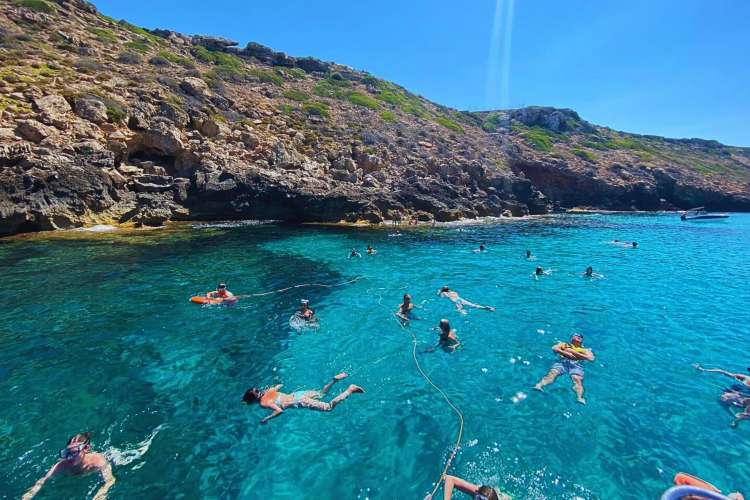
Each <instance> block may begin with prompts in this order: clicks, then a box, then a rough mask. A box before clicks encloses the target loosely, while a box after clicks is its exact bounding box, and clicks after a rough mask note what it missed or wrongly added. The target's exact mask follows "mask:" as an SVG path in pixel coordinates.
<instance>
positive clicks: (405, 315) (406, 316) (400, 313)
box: [396, 293, 416, 321]
mask: <svg viewBox="0 0 750 500" xmlns="http://www.w3.org/2000/svg"><path fill="white" fill-rule="evenodd" d="M412 309H414V303H413V302H412V301H411V295H409V294H408V293H405V294H404V301H403V302H402V303H401V305H400V306H398V309H397V310H396V317H398V318H399V319H400V320H402V321H409V320H410V319H416V318H412V317H411V311H412Z"/></svg>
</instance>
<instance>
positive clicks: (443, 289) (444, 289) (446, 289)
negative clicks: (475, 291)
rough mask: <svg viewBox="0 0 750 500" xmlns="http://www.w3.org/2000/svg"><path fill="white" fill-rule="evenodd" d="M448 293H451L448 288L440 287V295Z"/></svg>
mask: <svg viewBox="0 0 750 500" xmlns="http://www.w3.org/2000/svg"><path fill="white" fill-rule="evenodd" d="M450 291H451V289H450V288H448V287H447V286H444V287H441V288H440V293H443V292H450Z"/></svg>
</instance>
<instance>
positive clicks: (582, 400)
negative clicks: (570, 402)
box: [578, 398, 586, 405]
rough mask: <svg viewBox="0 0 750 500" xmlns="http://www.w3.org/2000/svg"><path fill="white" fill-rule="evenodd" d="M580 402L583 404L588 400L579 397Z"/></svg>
mask: <svg viewBox="0 0 750 500" xmlns="http://www.w3.org/2000/svg"><path fill="white" fill-rule="evenodd" d="M578 402H579V403H581V404H582V405H585V404H586V400H585V399H584V398H578Z"/></svg>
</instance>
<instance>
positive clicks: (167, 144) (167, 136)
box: [142, 122, 185, 155]
mask: <svg viewBox="0 0 750 500" xmlns="http://www.w3.org/2000/svg"><path fill="white" fill-rule="evenodd" d="M142 141H143V142H142V145H143V147H145V148H146V149H150V150H153V151H156V152H158V153H159V154H162V155H175V154H177V153H179V152H180V151H182V150H183V149H184V147H185V145H184V144H183V142H182V137H181V135H180V131H179V129H177V127H175V126H173V125H168V124H166V123H163V122H159V123H157V124H156V125H155V126H154V127H153V128H151V129H149V130H147V131H145V132H144V133H143V136H142Z"/></svg>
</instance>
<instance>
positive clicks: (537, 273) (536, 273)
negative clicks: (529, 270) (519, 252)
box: [532, 266, 552, 280]
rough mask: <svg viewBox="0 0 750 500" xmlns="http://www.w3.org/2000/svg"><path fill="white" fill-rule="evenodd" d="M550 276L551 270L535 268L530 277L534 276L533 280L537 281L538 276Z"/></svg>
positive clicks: (540, 267)
mask: <svg viewBox="0 0 750 500" xmlns="http://www.w3.org/2000/svg"><path fill="white" fill-rule="evenodd" d="M550 274H552V270H551V269H547V270H544V269H543V268H542V266H536V269H535V270H534V274H532V276H534V279H536V280H538V279H539V276H549V275H550Z"/></svg>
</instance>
